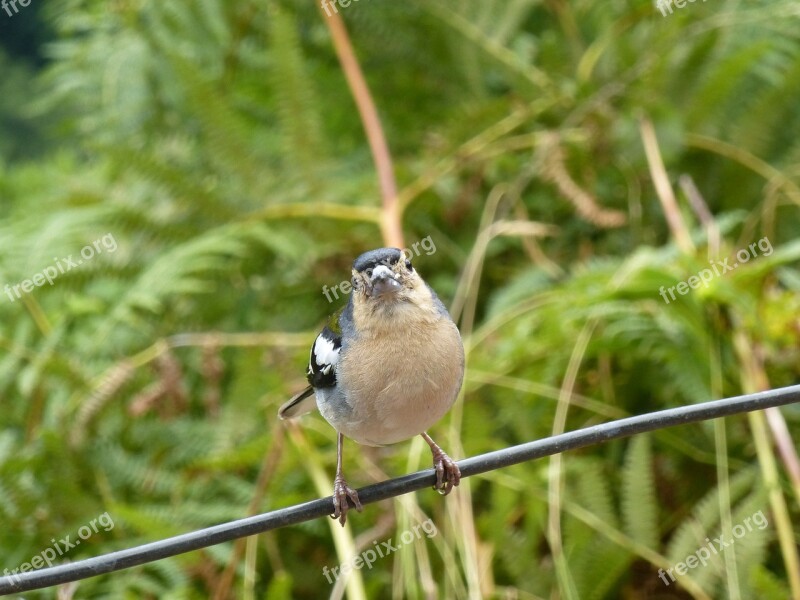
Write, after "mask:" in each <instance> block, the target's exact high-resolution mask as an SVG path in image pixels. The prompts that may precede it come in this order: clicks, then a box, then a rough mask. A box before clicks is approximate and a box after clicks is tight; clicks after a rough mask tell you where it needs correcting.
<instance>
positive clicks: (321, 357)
mask: <svg viewBox="0 0 800 600" xmlns="http://www.w3.org/2000/svg"><path fill="white" fill-rule="evenodd" d="M341 349H342V337H341V336H340V335H337V334H336V333H334V332H333V331H332V330H331V329H330V328H328V327H325V329H323V330H322V333H320V334H319V335H318V336H317V339H316V340H314V345H313V346H311V357H310V358H309V361H308V383H310V384H311V386H312V387H315V388H326V387H333V386H335V385H336V366H337V364H338V363H339V352H340V351H341Z"/></svg>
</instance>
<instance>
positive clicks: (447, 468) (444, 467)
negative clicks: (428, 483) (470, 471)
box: [431, 446, 461, 496]
mask: <svg viewBox="0 0 800 600" xmlns="http://www.w3.org/2000/svg"><path fill="white" fill-rule="evenodd" d="M431 451H432V452H433V468H434V469H435V470H436V485H434V486H433V489H435V490H436V491H437V492H439V493H440V494H441V495H442V496H447V494H449V493H450V492H451V491H452V489H453V487H454V486H457V485H458V484H459V483H461V469H459V468H458V465H457V464H456V463H455V461H454V460H453V459H452V458H450V457H449V456H447V454H445V452H444V451H443V450H442V449H441V448H439V447H438V446H437V447H436V448H431Z"/></svg>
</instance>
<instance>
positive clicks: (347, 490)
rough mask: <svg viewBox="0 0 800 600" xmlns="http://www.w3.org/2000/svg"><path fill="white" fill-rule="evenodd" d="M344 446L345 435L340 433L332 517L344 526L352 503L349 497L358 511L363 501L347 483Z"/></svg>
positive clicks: (337, 446) (337, 447)
mask: <svg viewBox="0 0 800 600" xmlns="http://www.w3.org/2000/svg"><path fill="white" fill-rule="evenodd" d="M343 446H344V435H342V434H341V433H340V434H339V441H338V442H337V444H336V478H335V479H334V480H333V514H332V515H331V518H332V519H339V523H341V524H342V527H344V524H345V522H346V521H347V511H348V510H349V508H350V505H349V504H348V503H347V500H348V498H349V499H350V500H351V501H352V502H353V504H354V505H355V507H356V510H357V511H358V512H361V510H362V508H363V507H362V506H361V501H359V499H358V492H356V491H355V490H354V489H353V488H351V487H350V486H349V485H347V482H346V481H345V480H344V475H343V474H342V447H343Z"/></svg>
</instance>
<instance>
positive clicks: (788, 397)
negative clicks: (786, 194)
mask: <svg viewBox="0 0 800 600" xmlns="http://www.w3.org/2000/svg"><path fill="white" fill-rule="evenodd" d="M795 402H800V385H795V386H791V387H786V388H780V389H777V390H770V391H767V392H759V393H756V394H747V395H744V396H736V397H734V398H727V399H724V400H715V401H712V402H704V403H701V404H694V405H692V406H681V407H679V408H671V409H668V410H662V411H658V412H654V413H649V414H646V415H639V416H636V417H628V418H625V419H619V420H618V421H611V422H609V423H603V424H601V425H594V426H592V427H587V428H585V429H579V430H577V431H571V432H569V433H563V434H561V435H556V436H553V437H549V438H545V439H542V440H537V441H535V442H528V443H526V444H520V445H518V446H512V447H510V448H504V449H503V450H496V451H494V452H488V453H487V454H481V455H479V456H474V457H472V458H466V459H464V460H462V461H459V462H458V466H459V467H460V468H461V475H462V477H470V476H472V475H478V474H480V473H486V472H488V471H493V470H495V469H500V468H502V467H508V466H510V465H516V464H519V463H521V462H525V461H529V460H534V459H537V458H542V457H544V456H550V455H551V454H558V453H560V452H564V451H566V450H574V449H576V448H583V447H585V446H591V445H594V444H599V443H601V442H606V441H608V440H613V439H617V438H623V437H628V436H631V435H635V434H637V433H644V432H647V431H654V430H656V429H663V428H665V427H673V426H675V425H684V424H687V423H696V422H698V421H705V420H708V419H716V418H719V417H725V416H728V415H733V414H737V413H744V412H750V411H754V410H763V409H765V408H769V407H772V406H783V405H785V404H792V403H795ZM435 480H436V476H435V474H434V471H433V469H426V470H424V471H418V472H416V473H411V474H410V475H405V476H403V477H398V478H396V479H390V480H388V481H383V482H381V483H376V484H374V485H370V486H367V487H365V488H362V489H360V490H358V497H359V498H360V500H361V503H362V504H364V505H366V504H372V503H373V502H378V501H380V500H385V499H387V498H393V497H395V496H399V495H401V494H407V493H409V492H413V491H416V490H420V489H422V488H426V487H429V486H432V485H433V483H434V482H435ZM331 509H332V499H331V497H330V496H328V497H327V498H321V499H319V500H312V501H311V502H305V503H303V504H298V505H295V506H290V507H287V508H281V509H279V510H275V511H272V512H268V513H264V514H262V515H257V516H254V517H248V518H246V519H239V520H238V521H231V522H229V523H223V524H221V525H215V526H213V527H208V528H206V529H200V530H198V531H193V532H191V533H185V534H182V535H177V536H175V537H171V538H167V539H165V540H160V541H157V542H152V543H150V544H145V545H143V546H137V547H135V548H129V549H127V550H120V551H117V552H111V553H110V554H104V555H103V556H98V557H95V558H89V559H86V560H82V561H78V562H74V563H68V564H64V565H58V566H55V567H49V568H46V569H40V570H38V571H28V572H27V573H19V574H14V575H10V576H6V577H0V594H9V593H13V592H24V591H28V590H35V589H41V588H45V587H50V586H54V585H60V584H62V583H67V582H70V581H77V580H79V579H86V578H88V577H94V576H96V575H101V574H103V573H111V572H113V571H119V570H122V569H127V568H130V567H135V566H137V565H142V564H145V563H148V562H153V561H156V560H160V559H162V558H167V557H170V556H175V555H177V554H183V553H185V552H191V551H192V550H199V549H200V548H206V547H208V546H213V545H214V544H220V543H222V542H228V541H231V540H235V539H237V538H241V537H246V536H249V535H254V534H257V533H263V532H265V531H269V530H271V529H278V528H281V527H286V526H288V525H295V524H297V523H302V522H304V521H310V520H311V519H316V518H319V517H324V516H327V515H328V514H330V513H331Z"/></svg>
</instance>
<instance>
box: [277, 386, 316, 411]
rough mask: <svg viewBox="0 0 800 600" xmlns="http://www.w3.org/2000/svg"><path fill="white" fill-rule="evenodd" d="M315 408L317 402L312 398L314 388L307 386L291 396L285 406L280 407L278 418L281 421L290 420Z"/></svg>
mask: <svg viewBox="0 0 800 600" xmlns="http://www.w3.org/2000/svg"><path fill="white" fill-rule="evenodd" d="M316 407H317V401H316V399H315V398H314V388H312V387H311V386H308V387H307V388H306V389H304V390H303V391H302V392H300V393H299V394H295V395H294V396H292V397H291V398H290V399H289V400H288V401H287V402H286V404H284V405H283V406H281V407H280V408H279V409H278V416H279V417H280V418H281V419H291V418H293V417H299V416H300V415H304V414H306V413H307V412H311V411H312V410H314V409H315V408H316Z"/></svg>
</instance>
